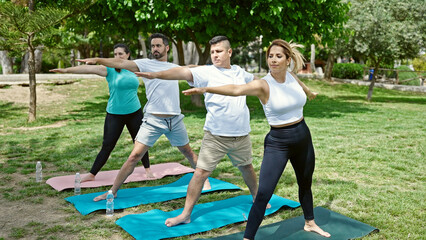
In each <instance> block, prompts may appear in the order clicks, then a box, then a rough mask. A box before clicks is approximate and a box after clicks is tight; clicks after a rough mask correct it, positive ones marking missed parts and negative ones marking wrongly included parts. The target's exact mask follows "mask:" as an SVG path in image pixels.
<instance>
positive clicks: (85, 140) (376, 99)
mask: <svg viewBox="0 0 426 240" xmlns="http://www.w3.org/2000/svg"><path fill="white" fill-rule="evenodd" d="M304 81H305V83H306V84H307V85H308V86H309V87H310V88H311V89H313V90H314V91H317V92H319V93H320V95H319V96H318V97H317V98H316V99H315V100H313V101H310V102H308V103H307V105H306V106H305V111H304V115H305V119H306V122H307V124H308V126H309V127H310V130H311V133H312V138H313V142H314V147H315V151H316V169H315V173H314V181H313V187H312V190H313V195H314V205H315V206H322V207H325V208H328V209H331V210H333V211H335V212H338V213H341V214H343V215H346V216H348V217H351V218H353V219H356V220H358V221H361V222H364V223H366V224H369V225H371V226H374V227H377V228H379V229H380V232H379V233H373V234H371V235H369V236H366V237H364V238H363V239H368V240H370V239H425V238H426V234H425V233H424V219H426V216H425V209H426V204H425V201H424V199H425V197H426V189H425V184H426V183H425V182H426V181H425V174H424V173H425V165H426V164H425V159H426V154H425V139H426V122H425V119H426V95H425V94H419V93H406V92H398V91H393V90H385V89H379V88H376V89H375V90H374V93H373V100H372V101H371V102H366V101H365V97H366V94H367V87H363V86H355V85H350V84H337V83H329V82H325V81H320V80H308V79H304ZM180 86H181V89H185V88H188V85H187V84H186V83H185V82H181V85H180ZM40 87H43V88H45V89H46V90H48V91H51V92H52V93H55V94H57V95H58V94H59V95H60V96H61V97H59V98H56V99H54V100H52V101H49V102H47V103H44V104H38V109H37V110H38V112H37V116H38V119H37V121H36V122H34V123H27V122H26V119H27V110H28V107H27V105H26V104H17V103H13V102H7V101H0V110H1V111H0V121H1V122H0V127H1V128H0V143H1V144H0V166H1V171H0V179H1V181H0V189H1V195H0V201H1V203H2V208H5V207H7V208H13V209H16V210H12V211H6V213H8V214H9V216H3V218H4V219H10V220H11V221H12V220H13V221H15V223H14V226H13V227H7V228H6V227H2V231H1V233H0V239H1V238H4V239H20V238H25V239H132V237H131V236H130V235H129V234H127V233H126V232H125V231H124V230H122V229H121V228H120V227H118V226H117V225H115V223H114V222H115V220H116V219H118V218H119V217H122V216H124V215H127V214H133V213H143V212H147V211H149V210H152V209H156V208H157V209H161V210H164V211H171V210H175V209H178V208H181V207H183V204H184V199H178V200H172V201H168V202H164V203H155V204H148V205H142V206H139V207H134V208H130V209H125V210H122V211H117V212H116V214H115V216H114V217H113V218H106V217H105V214H104V212H102V211H99V212H95V213H92V214H89V215H88V216H82V215H80V214H79V213H78V212H77V211H76V210H75V209H74V207H73V206H71V204H69V203H67V202H66V201H65V200H64V198H65V197H68V196H71V195H73V192H72V191H70V190H68V191H63V192H57V191H55V190H54V189H53V188H51V187H50V186H49V185H47V184H37V183H35V180H34V176H35V163H36V161H42V163H43V174H44V180H46V179H48V178H50V177H54V176H61V175H68V174H74V173H75V172H81V173H86V172H87V171H88V170H89V169H90V167H91V165H92V163H93V161H94V158H95V156H96V154H97V153H98V151H99V149H100V145H101V142H102V131H103V120H104V117H105V107H106V101H107V99H108V94H107V86H106V82H105V81H103V80H84V79H82V80H80V81H78V82H76V83H74V84H69V85H57V86H55V85H43V86H41V85H38V88H40ZM139 93H140V98H141V101H142V102H143V103H144V102H146V99H145V96H144V95H145V92H144V88H143V87H141V88H140V90H139ZM181 106H182V111H183V113H184V114H185V116H186V117H185V120H184V121H185V124H186V126H187V130H188V134H189V138H190V141H191V142H190V144H191V146H192V147H193V149H194V150H195V151H196V152H197V153H198V152H199V148H200V144H201V139H202V136H203V131H202V127H203V124H204V117H205V109H204V107H194V106H192V105H191V104H190V97H186V96H181ZM248 106H249V108H250V111H251V127H252V132H251V139H252V143H253V164H254V167H255V169H256V171H257V172H258V171H259V169H260V164H261V161H262V154H263V138H264V136H265V134H266V133H267V132H268V130H269V127H268V124H267V122H266V120H265V117H264V114H263V110H262V107H261V105H260V103H259V101H258V100H257V99H256V98H254V97H248ZM131 149H132V144H131V139H130V136H129V134H128V133H127V131H124V132H123V134H122V136H121V139H120V140H119V142H118V143H117V146H116V148H115V149H114V151H113V152H112V155H111V157H110V159H109V161H108V162H107V164H106V165H105V166H104V168H103V170H112V169H119V168H120V167H121V165H122V163H123V162H124V161H125V160H126V159H127V156H128V155H129V153H130V151H131ZM150 158H151V164H157V163H164V162H172V161H176V162H180V163H182V164H184V165H186V166H189V163H188V162H187V161H186V160H185V159H184V158H183V156H182V155H181V154H180V153H179V151H178V150H177V149H176V148H172V147H170V144H169V143H168V141H167V139H166V138H165V137H161V138H160V139H159V141H158V142H157V143H156V144H155V145H154V147H152V148H151V149H150ZM212 177H216V178H219V179H222V180H225V181H228V182H231V183H234V184H236V185H238V186H240V187H242V188H243V190H244V191H232V192H219V193H212V194H207V195H202V196H201V197H200V200H199V203H205V202H210V201H216V200H222V199H226V198H229V197H234V196H237V195H241V194H249V191H248V188H247V187H246V186H245V185H244V182H243V180H242V177H241V175H240V173H239V171H238V170H237V169H236V168H234V167H232V165H231V163H230V161H229V160H224V161H222V162H221V163H220V164H219V165H218V168H217V169H216V170H215V171H214V172H213V173H212ZM178 178H179V176H176V177H166V178H163V179H160V180H154V181H147V182H139V183H129V184H125V185H123V188H130V187H141V186H154V185H161V184H167V183H171V182H173V181H176V180H177V179H178ZM107 189H108V187H103V188H96V189H83V190H82V192H83V193H89V192H99V191H104V190H107ZM275 194H277V195H279V196H282V197H285V198H289V199H292V200H296V201H298V193H297V183H296V178H295V175H294V173H293V169H292V167H291V165H290V164H289V165H288V166H287V168H286V170H285V172H284V174H283V176H282V177H281V180H280V182H279V184H278V186H277V188H276V191H275ZM13 211H15V213H16V214H15V213H14V212H13ZM25 211H28V213H26V212H25ZM3 213H4V212H3ZM15 215H16V216H15ZM300 215H302V209H301V208H297V209H295V210H288V209H282V210H280V211H279V212H278V213H276V214H273V215H272V216H268V217H266V218H265V220H264V221H263V223H262V224H269V223H273V222H277V221H281V220H284V219H288V218H291V217H296V216H300ZM22 216H25V217H22ZM2 221H4V220H2ZM6 221H8V220H6ZM6 225H7V224H6ZM7 226H9V225H7ZM244 226H245V223H239V224H233V225H231V226H226V227H223V228H220V229H215V230H211V231H209V232H206V233H201V234H195V235H191V236H186V237H181V238H176V239H196V238H207V237H214V236H220V235H225V234H229V233H232V232H236V231H243V230H244ZM143 227H149V226H144V224H143V223H141V230H142V231H143Z"/></svg>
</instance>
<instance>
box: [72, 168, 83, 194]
mask: <svg viewBox="0 0 426 240" xmlns="http://www.w3.org/2000/svg"><path fill="white" fill-rule="evenodd" d="M80 194H81V177H80V173H76V174H75V180H74V195H80Z"/></svg>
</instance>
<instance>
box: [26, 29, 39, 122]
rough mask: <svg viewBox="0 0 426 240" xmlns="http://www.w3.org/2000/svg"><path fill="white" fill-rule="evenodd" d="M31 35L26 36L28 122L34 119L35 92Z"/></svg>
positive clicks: (33, 50)
mask: <svg viewBox="0 0 426 240" xmlns="http://www.w3.org/2000/svg"><path fill="white" fill-rule="evenodd" d="M32 38H33V35H29V36H28V72H29V79H30V105H29V111H28V122H32V121H35V120H36V107H37V94H36V74H35V49H34V47H33V46H32Z"/></svg>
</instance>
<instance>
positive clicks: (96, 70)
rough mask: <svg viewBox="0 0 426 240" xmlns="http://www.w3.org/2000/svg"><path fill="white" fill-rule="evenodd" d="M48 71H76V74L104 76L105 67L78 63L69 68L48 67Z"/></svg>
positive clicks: (105, 73) (105, 72)
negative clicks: (78, 64)
mask: <svg viewBox="0 0 426 240" xmlns="http://www.w3.org/2000/svg"><path fill="white" fill-rule="evenodd" d="M49 72H57V73H77V74H97V75H99V76H101V77H106V75H107V69H106V67H105V66H100V65H96V66H94V65H80V66H76V67H69V68H55V69H50V70H49Z"/></svg>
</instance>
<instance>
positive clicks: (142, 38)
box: [138, 35, 148, 58]
mask: <svg viewBox="0 0 426 240" xmlns="http://www.w3.org/2000/svg"><path fill="white" fill-rule="evenodd" d="M138 40H139V44H140V45H141V47H142V57H143V58H148V51H147V50H146V43H145V38H144V37H142V35H139V37H138ZM138 55H139V53H138Z"/></svg>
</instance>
